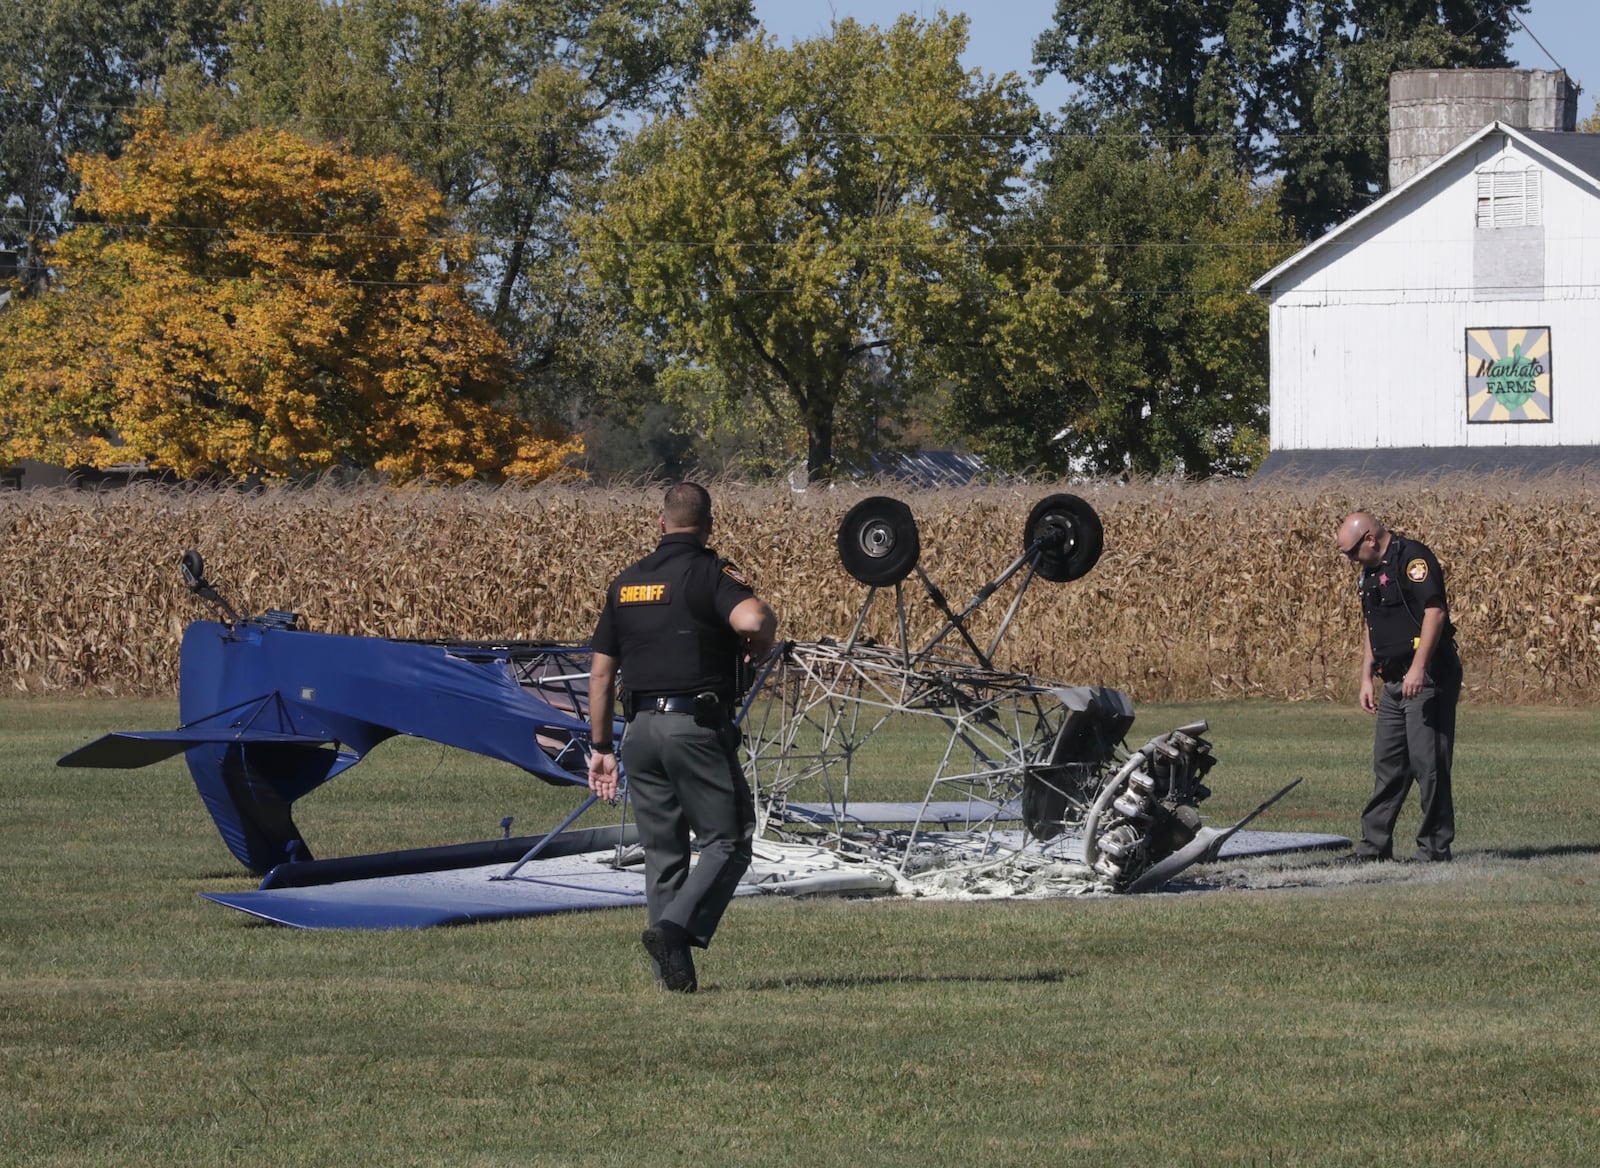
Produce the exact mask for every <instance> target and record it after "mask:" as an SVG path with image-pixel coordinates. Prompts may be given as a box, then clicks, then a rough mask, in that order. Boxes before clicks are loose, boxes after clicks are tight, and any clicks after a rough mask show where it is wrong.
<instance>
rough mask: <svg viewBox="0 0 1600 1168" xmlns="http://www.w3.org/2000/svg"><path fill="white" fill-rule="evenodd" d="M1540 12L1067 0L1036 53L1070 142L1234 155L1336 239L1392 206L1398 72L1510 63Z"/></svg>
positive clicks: (1434, 4) (1339, 1) (1357, 2)
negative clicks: (1054, 90) (1076, 135)
mask: <svg viewBox="0 0 1600 1168" xmlns="http://www.w3.org/2000/svg"><path fill="white" fill-rule="evenodd" d="M1527 10H1528V2H1527V0H1239V2H1235V0H1186V2H1183V3H1178V4H1173V3H1170V2H1168V0H1059V2H1058V3H1057V5H1056V24H1055V27H1054V28H1052V29H1050V30H1048V31H1047V32H1045V33H1044V34H1043V35H1042V36H1041V37H1040V38H1039V40H1038V42H1037V44H1036V45H1035V49H1034V63H1035V64H1036V65H1037V66H1039V68H1040V70H1041V71H1042V72H1044V73H1059V74H1061V75H1062V76H1063V77H1065V78H1066V79H1067V80H1068V81H1070V82H1072V83H1073V84H1074V86H1075V87H1076V90H1075V96H1074V97H1073V99H1072V100H1071V101H1070V102H1069V104H1068V106H1067V108H1066V109H1065V110H1064V111H1063V113H1064V115H1065V125H1066V128H1067V130H1068V131H1069V132H1095V133H1120V132H1133V133H1139V134H1142V135H1143V136H1144V137H1145V139H1146V141H1148V142H1163V143H1167V144H1169V145H1173V144H1178V143H1192V144H1194V145H1197V146H1200V147H1203V148H1223V149H1225V150H1226V151H1227V153H1229V154H1230V155H1231V156H1232V157H1233V158H1235V159H1237V160H1238V161H1239V163H1240V164H1241V165H1244V166H1246V167H1248V168H1249V169H1250V171H1251V172H1252V173H1253V174H1255V175H1257V176H1263V175H1267V174H1278V175H1281V176H1282V181H1283V189H1282V196H1281V207H1282V212H1283V214H1284V215H1285V216H1286V217H1287V218H1288V219H1289V220H1290V221H1291V222H1293V223H1294V224H1295V225H1296V227H1297V229H1298V230H1299V231H1300V232H1301V233H1302V234H1303V235H1305V236H1307V237H1312V236H1316V235H1320V234H1321V233H1322V232H1324V231H1326V230H1327V229H1328V228H1329V227H1331V226H1333V225H1334V224H1336V223H1339V222H1342V221H1343V220H1344V219H1346V218H1348V217H1349V216H1350V215H1352V214H1354V213H1355V212H1356V211H1359V210H1360V209H1361V208H1362V207H1364V206H1366V205H1367V204H1368V203H1370V202H1371V201H1372V200H1373V199H1375V198H1377V197H1378V195H1380V194H1381V193H1382V192H1383V190H1384V188H1385V185H1386V182H1387V172H1388V124H1389V123H1388V95H1389V74H1390V73H1392V72H1395V71H1396V70H1404V69H1433V68H1452V67H1461V66H1471V67H1477V68H1495V67H1501V66H1505V65H1507V64H1508V63H1509V59H1508V58H1507V56H1506V46H1507V43H1508V40H1509V38H1510V35H1511V32H1512V31H1513V30H1514V27H1515V14H1516V13H1519V12H1526V11H1527Z"/></svg>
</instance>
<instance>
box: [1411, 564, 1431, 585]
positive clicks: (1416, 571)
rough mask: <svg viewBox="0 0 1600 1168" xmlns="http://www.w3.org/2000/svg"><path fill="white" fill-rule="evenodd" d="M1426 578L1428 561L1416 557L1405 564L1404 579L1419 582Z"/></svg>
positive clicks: (1414, 582)
mask: <svg viewBox="0 0 1600 1168" xmlns="http://www.w3.org/2000/svg"><path fill="white" fill-rule="evenodd" d="M1427 578H1428V561H1427V560H1422V559H1417V560H1412V561H1411V562H1410V563H1409V564H1407V565H1406V579H1407V580H1410V581H1411V582H1412V583H1413V584H1421V583H1422V582H1423V581H1424V580H1426V579H1427Z"/></svg>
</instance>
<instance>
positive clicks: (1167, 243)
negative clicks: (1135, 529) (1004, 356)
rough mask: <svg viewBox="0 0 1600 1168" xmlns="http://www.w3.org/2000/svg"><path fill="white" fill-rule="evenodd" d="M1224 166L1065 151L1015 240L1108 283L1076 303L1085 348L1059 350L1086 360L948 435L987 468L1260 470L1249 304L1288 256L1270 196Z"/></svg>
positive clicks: (974, 390) (1102, 146) (1195, 158)
mask: <svg viewBox="0 0 1600 1168" xmlns="http://www.w3.org/2000/svg"><path fill="white" fill-rule="evenodd" d="M1221 158H1222V155H1221V154H1220V152H1211V153H1207V152H1204V151H1200V150H1198V149H1195V148H1193V147H1186V148H1181V149H1178V150H1176V151H1173V152H1168V151H1166V150H1164V149H1160V148H1153V149H1152V148H1146V147H1144V146H1143V145H1141V144H1140V143H1139V142H1137V141H1136V140H1134V139H1129V138H1121V139H1108V140H1106V141H1103V142H1093V141H1087V140H1078V141H1076V142H1072V143H1069V144H1066V145H1064V146H1063V147H1062V148H1060V149H1058V150H1057V152H1056V154H1055V155H1054V157H1053V158H1052V160H1051V164H1050V165H1049V166H1048V167H1047V168H1045V169H1044V171H1043V172H1042V173H1041V179H1042V181H1043V183H1044V185H1043V187H1042V189H1041V191H1040V193H1039V195H1038V197H1037V198H1036V199H1035V200H1033V201H1032V202H1031V203H1030V204H1029V206H1028V207H1027V208H1026V209H1025V211H1024V213H1023V214H1021V215H1019V217H1018V221H1017V223H1016V224H1015V226H1014V228H1013V231H1014V233H1015V234H1016V235H1017V236H1018V237H1019V238H1023V239H1032V240H1033V241H1034V243H1035V245H1036V246H1037V247H1041V248H1043V247H1049V248H1056V249H1061V250H1070V251H1077V252H1082V253H1083V254H1084V255H1086V256H1093V257H1094V258H1095V259H1096V261H1097V262H1098V265H1099V269H1100V271H1101V272H1102V273H1103V275H1102V278H1101V279H1100V280H1099V281H1097V282H1096V283H1094V284H1092V285H1090V286H1087V287H1085V288H1083V289H1080V290H1079V291H1078V293H1077V296H1078V298H1079V299H1080V300H1081V301H1082V304H1083V309H1084V312H1085V313H1086V314H1087V315H1086V318H1085V320H1084V323H1083V326H1082V327H1081V328H1080V329H1079V330H1078V332H1077V335H1076V336H1073V337H1068V338H1065V339H1063V340H1062V341H1060V342H1058V345H1070V346H1072V350H1073V356H1074V358H1075V360H1073V361H1071V362H1066V361H1061V362H1059V363H1058V368H1057V369H1056V370H1054V371H1052V372H1053V375H1052V376H1050V377H1046V378H1040V377H1037V376H1035V377H1030V378H1016V377H1013V378H1011V379H1010V380H1009V381H1007V380H1006V379H1002V378H999V377H995V378H988V379H985V378H974V379H971V380H970V381H969V382H968V384H967V387H966V388H965V389H963V390H962V391H961V392H958V393H957V394H955V395H953V396H952V398H951V401H950V403H949V410H950V415H951V421H952V424H953V425H955V426H957V427H959V428H961V429H963V430H964V431H965V432H967V433H968V434H970V435H971V440H972V443H973V445H974V447H975V448H977V449H978V450H979V451H981V452H982V453H984V454H985V455H986V456H987V457H988V458H989V459H990V461H991V462H993V463H995V464H996V465H997V466H1000V467H1001V468H1003V469H1011V470H1021V469H1024V468H1030V467H1031V468H1034V469H1039V470H1049V471H1055V472H1065V471H1069V470H1071V471H1079V472H1082V471H1091V472H1098V473H1106V472H1111V473H1115V472H1119V471H1124V470H1127V471H1132V472H1134V473H1138V474H1157V473H1173V472H1181V473H1183V474H1187V475H1191V476H1194V477H1208V476H1211V475H1217V474H1245V473H1249V471H1251V470H1253V469H1254V467H1255V466H1256V464H1257V463H1258V462H1259V461H1260V459H1261V458H1262V457H1263V456H1264V455H1265V453H1266V445H1267V431H1266V424H1267V368H1268V348H1267V309H1266V305H1265V304H1263V303H1261V302H1260V301H1259V300H1257V299H1256V298H1255V297H1254V296H1252V295H1251V294H1250V292H1249V291H1248V288H1249V285H1250V282H1251V280H1252V279H1254V277H1255V276H1256V275H1257V274H1259V273H1260V272H1261V271H1262V270H1264V269H1265V268H1268V267H1270V266H1272V265H1273V264H1274V263H1276V262H1277V261H1278V260H1279V259H1282V258H1284V257H1285V256H1287V255H1288V254H1289V252H1290V251H1291V250H1292V244H1291V241H1290V237H1289V233H1288V231H1287V229H1286V228H1285V227H1284V225H1283V223H1282V221H1281V219H1280V218H1279V216H1278V213H1277V206H1276V201H1275V196H1274V193H1273V192H1272V191H1271V190H1259V189H1257V188H1256V187H1255V186H1253V184H1252V183H1251V181H1250V179H1249V177H1248V176H1247V175H1243V174H1239V173H1237V172H1235V171H1234V170H1232V169H1230V168H1229V167H1227V166H1224V165H1219V162H1220V160H1221ZM995 348H996V351H1003V350H1002V348H1001V346H996V347H995ZM1011 348H1012V351H1022V352H1027V351H1036V350H1039V347H1038V346H1036V345H1028V344H1025V345H1020V346H1014V347H1011ZM1052 350H1053V347H1052V346H1044V347H1043V348H1042V351H1044V352H1047V353H1048V352H1051V351H1052ZM997 386H998V387H1003V389H1002V391H1001V392H997V391H996V387H997Z"/></svg>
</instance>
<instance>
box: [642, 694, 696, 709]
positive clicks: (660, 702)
mask: <svg viewBox="0 0 1600 1168" xmlns="http://www.w3.org/2000/svg"><path fill="white" fill-rule="evenodd" d="M639 708H640V709H641V710H654V711H655V712H656V713H658V714H692V713H694V694H663V695H662V696H660V697H654V698H640V699H639Z"/></svg>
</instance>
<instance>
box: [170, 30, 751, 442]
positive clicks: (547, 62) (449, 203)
mask: <svg viewBox="0 0 1600 1168" xmlns="http://www.w3.org/2000/svg"><path fill="white" fill-rule="evenodd" d="M752 23H753V18H752V16H751V12H750V0H606V2H604V3H596V2H595V0H349V2H346V3H341V4H327V3H325V2H324V0H253V2H252V3H251V4H250V5H249V7H248V11H247V13H246V15H245V17H244V19H242V20H241V21H240V22H239V23H238V24H237V25H235V26H234V27H233V29H232V31H231V39H230V59H231V62H232V67H231V68H230V70H229V71H228V73H227V74H226V76H224V77H222V78H220V80H218V81H216V82H215V83H213V81H212V80H211V79H209V78H205V77H200V78H198V80H197V81H196V82H195V83H193V84H189V83H183V84H179V83H177V82H173V83H172V84H171V85H170V86H169V90H170V100H171V102H172V104H173V106H174V108H175V117H176V119H177V124H179V125H184V126H191V127H197V126H199V125H203V124H210V123H215V124H217V125H219V126H222V127H224V128H225V129H228V130H231V131H235V132H236V131H239V130H243V129H246V128H250V127H266V126H275V127H281V128H286V129H292V130H295V131H296V132H298V133H301V134H302V135H304V136H306V137H309V138H312V139H314V140H319V141H338V142H341V143H343V144H345V145H346V146H348V147H349V148H350V149H351V150H353V151H355V152H356V153H358V154H363V155H368V156H375V157H381V156H385V155H391V154H392V155H395V156H397V157H399V158H400V159H402V160H404V161H405V162H406V163H408V164H409V165H410V166H411V167H412V168H413V169H415V170H416V172H417V173H418V174H419V175H421V176H422V177H424V178H425V179H426V180H427V181H428V182H430V183H431V184H432V185H433V187H434V189H435V190H437V191H438V192H439V194H440V195H441V196H442V198H443V200H444V203H445V205H446V207H447V208H449V210H450V212H451V214H452V216H453V217H454V219H455V222H456V224H457V226H458V227H459V228H460V229H461V230H464V231H467V232H470V233H471V234H472V235H473V236H474V238H475V239H476V240H477V241H478V244H479V245H478V247H477V248H476V249H475V252H474V254H473V257H472V260H471V264H472V275H473V281H474V286H475V287H476V288H478V289H480V290H481V291H482V293H483V295H484V298H485V300H486V302H487V305H488V308H489V313H490V317H491V319H492V320H493V322H494V324H495V326H496V327H497V328H498V329H499V331H500V332H501V334H502V336H504V337H505V338H506V339H507V340H509V341H510V342H512V345H513V348H514V351H515V353H516V355H517V356H516V360H517V363H518V369H519V373H520V375H521V382H522V387H523V389H524V391H525V392H526V393H527V394H528V395H529V396H530V398H531V399H533V400H532V401H531V402H530V405H532V406H533V407H534V408H535V412H544V413H547V414H550V413H556V412H561V413H565V414H566V415H567V420H568V421H569V422H570V421H572V420H573V419H574V416H575V413H576V411H577V410H580V409H581V408H582V406H583V404H584V403H587V402H588V401H589V400H590V399H591V397H592V393H593V390H592V386H593V385H594V384H595V383H597V382H600V383H604V382H605V381H606V380H608V379H613V378H616V377H619V376H622V377H626V376H627V371H628V370H629V369H630V367H631V364H632V363H631V361H630V357H631V353H630V352H629V351H628V349H627V347H626V346H624V348H623V352H621V353H614V352H612V351H611V349H610V347H609V346H608V345H607V344H606V343H605V342H606V339H607V337H608V335H609V334H610V333H611V332H612V331H614V322H613V321H611V320H609V319H608V318H606V317H605V316H603V315H600V316H597V315H596V314H595V311H594V306H593V305H592V303H591V302H590V301H589V300H588V299H586V298H584V297H583V296H582V295H581V294H580V292H581V289H580V288H579V287H578V285H577V283H576V281H575V279H574V272H575V270H576V267H577V262H576V258H575V257H574V255H573V248H572V241H571V238H570V235H569V233H568V231H567V228H566V225H565V224H566V217H567V215H568V213H569V212H570V210H571V209H572V208H573V207H574V206H576V205H580V204H583V203H584V202H586V201H587V200H588V198H589V197H590V196H589V194H588V191H589V188H590V186H591V184H592V183H593V181H594V180H595V179H596V177H597V176H599V175H600V174H601V173H602V172H603V170H604V168H605V166H606V164H607V163H608V162H609V160H610V157H611V154H612V152H613V150H614V147H615V143H616V141H617V139H618V137H619V136H620V135H621V133H622V129H621V127H622V124H623V122H624V120H625V119H626V116H627V115H629V114H630V113H635V112H637V111H640V110H649V109H654V108H656V107H657V106H659V105H661V104H663V103H671V102H672V101H673V100H675V98H676V96H677V95H678V94H679V93H680V92H681V90H682V87H683V86H684V85H686V84H687V83H688V82H689V81H690V80H692V79H693V78H694V77H695V76H696V74H697V71H698V69H699V67H700V62H701V61H702V60H703V59H704V57H705V55H706V54H707V53H708V52H709V51H711V50H712V49H714V48H716V47H717V46H718V45H721V44H725V43H727V42H729V41H730V40H732V39H733V38H736V37H738V36H741V35H743V34H744V33H745V32H746V31H747V30H748V29H749V28H750V27H751V25H752ZM574 403H578V404H577V405H576V406H575V405H574Z"/></svg>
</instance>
